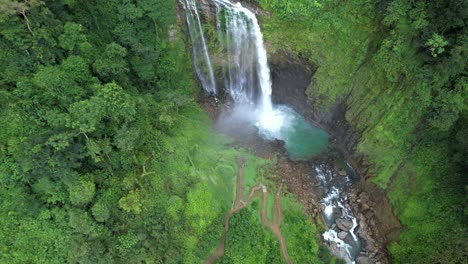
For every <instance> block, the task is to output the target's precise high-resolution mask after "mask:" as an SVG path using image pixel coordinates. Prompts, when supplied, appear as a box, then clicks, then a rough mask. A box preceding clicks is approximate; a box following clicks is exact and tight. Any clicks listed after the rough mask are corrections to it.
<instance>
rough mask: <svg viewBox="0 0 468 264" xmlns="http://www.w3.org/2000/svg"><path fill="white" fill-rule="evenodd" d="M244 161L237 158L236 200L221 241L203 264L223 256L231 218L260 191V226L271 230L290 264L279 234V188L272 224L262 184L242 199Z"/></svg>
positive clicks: (280, 219)
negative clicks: (267, 213)
mask: <svg viewBox="0 0 468 264" xmlns="http://www.w3.org/2000/svg"><path fill="white" fill-rule="evenodd" d="M246 162H247V161H246V160H245V159H244V158H242V157H238V158H237V170H238V173H237V188H236V198H235V200H234V205H233V206H232V208H231V210H229V211H228V213H227V214H226V215H225V216H224V232H223V235H222V236H221V241H220V243H219V245H218V247H217V248H216V251H215V252H214V253H213V254H212V255H210V256H209V257H208V258H207V259H206V260H205V262H204V263H205V264H212V263H215V262H216V260H217V259H218V258H220V257H221V256H223V255H224V250H225V244H226V237H227V232H228V231H229V220H230V219H231V217H232V216H233V215H234V214H235V213H237V212H239V211H240V210H241V209H243V208H245V207H247V206H248V205H249V204H250V202H251V201H252V199H253V197H254V196H255V194H256V193H257V192H259V191H260V190H262V193H263V198H262V209H261V218H262V224H263V225H264V226H266V227H268V228H270V229H271V231H272V232H273V233H274V234H275V236H276V238H277V239H278V240H279V242H280V245H281V253H282V254H283V257H284V260H285V261H286V263H287V264H292V262H291V260H290V259H289V255H288V251H287V248H286V242H285V239H284V237H283V235H282V234H281V230H280V225H281V223H282V221H283V213H282V211H281V203H280V195H281V186H280V188H279V189H278V191H277V193H276V195H275V203H274V208H273V223H271V222H270V221H269V220H268V219H267V217H266V209H267V197H268V190H267V188H266V186H265V185H263V184H262V183H260V184H258V185H256V186H254V187H252V188H251V189H250V193H249V195H248V196H246V197H244V173H243V169H244V166H245V164H246Z"/></svg>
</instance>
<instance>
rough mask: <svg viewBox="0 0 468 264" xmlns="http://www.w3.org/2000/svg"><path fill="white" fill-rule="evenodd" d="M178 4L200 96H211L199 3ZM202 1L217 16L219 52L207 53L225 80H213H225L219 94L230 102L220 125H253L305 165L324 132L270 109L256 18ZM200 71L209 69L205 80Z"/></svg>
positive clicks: (220, 2) (226, 4)
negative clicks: (183, 14)
mask: <svg viewBox="0 0 468 264" xmlns="http://www.w3.org/2000/svg"><path fill="white" fill-rule="evenodd" d="M179 1H181V2H183V3H184V8H185V12H186V17H187V24H188V26H189V31H190V37H191V38H192V43H193V50H194V52H193V57H194V62H195V63H194V65H195V69H196V71H197V74H198V76H199V78H200V80H201V83H202V85H203V88H204V90H205V91H208V92H210V93H214V92H215V91H216V89H215V88H214V83H215V81H214V78H213V70H212V67H211V61H210V54H209V53H208V49H207V47H206V40H205V37H204V35H203V30H202V27H201V23H200V18H199V15H198V11H197V5H196V1H200V0H179ZM206 1H212V3H213V5H214V6H215V7H216V10H215V11H216V12H214V10H213V13H216V25H213V26H216V32H217V38H218V39H217V41H218V44H219V46H217V47H216V49H215V50H214V52H213V50H212V51H211V52H212V54H211V58H213V60H214V61H216V65H217V66H219V67H220V68H221V67H222V68H223V74H224V76H222V75H221V76H220V75H219V74H218V73H219V72H217V77H221V78H223V77H224V86H225V87H224V91H225V92H226V94H228V95H229V96H230V98H231V99H232V101H233V102H234V107H233V109H230V111H231V113H230V114H231V116H229V117H227V116H225V119H226V120H225V121H224V123H226V122H227V121H229V119H231V120H234V119H236V122H238V121H239V120H242V121H245V122H244V123H243V124H239V126H245V125H246V124H248V125H253V126H255V127H256V128H257V129H258V133H259V134H260V135H261V136H262V137H264V138H265V139H268V140H273V139H280V140H283V141H284V142H285V146H286V149H287V150H288V152H289V153H290V154H291V156H292V157H293V158H297V159H307V158H310V157H311V156H313V155H314V154H316V153H317V152H319V151H321V150H322V149H323V148H324V147H325V145H326V142H327V140H328V136H327V135H326V133H325V132H323V131H319V130H318V129H316V128H314V127H312V126H311V125H310V124H308V123H307V122H306V120H304V118H303V117H301V116H300V115H299V114H297V113H296V112H295V111H294V110H292V109H291V108H289V107H287V106H273V103H272V100H271V96H272V82H271V77H270V68H269V66H268V59H267V51H266V49H265V45H264V41H263V34H262V31H261V29H260V25H259V23H258V20H257V17H256V16H255V14H254V13H253V12H252V11H250V10H249V9H247V8H245V7H243V6H242V5H241V4H240V3H235V4H234V3H232V2H230V1H229V0H206ZM210 7H211V6H210ZM211 41H216V40H211ZM201 55H203V56H201ZM200 56H201V58H202V59H203V60H200ZM202 66H205V68H207V69H209V71H208V73H209V74H206V73H207V72H206V71H205V72H204V71H201V70H200V68H202ZM226 126H230V125H226Z"/></svg>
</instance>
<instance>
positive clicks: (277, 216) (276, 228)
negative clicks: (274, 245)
mask: <svg viewBox="0 0 468 264" xmlns="http://www.w3.org/2000/svg"><path fill="white" fill-rule="evenodd" d="M281 187H282V186H280V188H278V191H277V192H276V194H275V204H274V208H273V214H272V216H273V222H270V221H269V220H268V218H267V215H266V209H267V197H268V195H267V190H266V187H264V188H263V197H262V212H261V215H262V224H263V225H264V226H266V227H268V228H270V229H271V231H272V232H273V234H275V236H276V238H277V239H278V241H279V242H280V246H281V254H283V257H284V261H286V263H287V264H292V262H291V259H290V258H289V255H288V249H287V248H286V241H285V239H284V237H283V235H282V234H281V230H280V226H281V223H282V222H283V213H282V211H281V201H280V198H281V197H280V195H281Z"/></svg>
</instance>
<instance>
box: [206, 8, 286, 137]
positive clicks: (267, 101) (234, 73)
mask: <svg viewBox="0 0 468 264" xmlns="http://www.w3.org/2000/svg"><path fill="white" fill-rule="evenodd" d="M214 2H215V4H216V8H217V12H216V14H217V16H216V20H217V23H216V25H217V30H218V36H219V38H220V43H222V39H224V40H225V42H226V44H225V45H226V52H227V57H228V63H227V64H228V65H227V75H228V76H227V78H226V82H225V85H226V88H227V90H228V91H229V94H230V95H231V97H232V98H233V100H234V101H235V102H236V104H238V105H246V104H247V105H249V104H250V105H254V106H255V110H254V112H255V125H256V126H257V127H258V128H259V129H260V133H262V134H263V135H264V136H266V137H267V138H270V139H273V138H280V130H281V128H282V127H283V124H284V121H285V116H284V114H283V113H282V112H281V111H279V110H275V109H274V108H273V105H272V102H271V78H270V68H269V67H268V60H267V52H266V49H265V46H264V43H263V34H262V32H261V29H260V26H259V24H258V20H257V17H256V16H255V14H254V13H252V11H250V10H249V9H247V8H245V7H243V6H242V5H241V4H240V3H236V4H233V3H231V2H229V1H227V0H214ZM222 25H225V27H224V28H223V26H222ZM255 73H256V74H255ZM258 88H260V89H258ZM257 90H259V91H257ZM258 97H259V98H258Z"/></svg>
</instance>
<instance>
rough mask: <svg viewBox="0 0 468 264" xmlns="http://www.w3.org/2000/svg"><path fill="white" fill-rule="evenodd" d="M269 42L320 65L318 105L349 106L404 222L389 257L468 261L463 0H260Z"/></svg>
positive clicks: (467, 9)
mask: <svg viewBox="0 0 468 264" xmlns="http://www.w3.org/2000/svg"><path fill="white" fill-rule="evenodd" d="M258 2H259V3H260V4H261V5H262V6H263V7H264V8H265V9H266V10H268V11H270V13H271V19H270V18H267V17H265V18H263V23H264V28H265V31H264V34H265V37H266V38H267V41H268V43H269V44H270V45H271V47H272V50H273V51H274V50H275V49H289V50H291V51H293V52H295V53H296V54H298V55H299V56H302V57H305V58H307V59H309V60H310V61H311V62H312V63H314V64H316V65H318V70H317V72H316V74H315V75H314V80H313V85H312V86H311V87H309V89H308V95H309V97H310V98H311V99H312V101H313V102H314V107H315V108H316V109H315V110H317V111H328V110H329V109H330V108H331V107H332V106H333V105H334V104H335V103H343V104H346V106H347V112H346V120H347V121H348V122H349V123H350V124H351V126H352V127H353V128H354V129H355V130H356V131H358V132H359V133H360V134H361V139H360V141H359V144H358V147H357V150H358V151H359V152H361V153H363V154H365V155H367V157H368V158H369V160H370V162H371V164H372V165H373V170H372V171H373V173H374V175H375V177H374V178H373V181H374V182H375V183H376V184H378V185H379V186H380V187H381V188H383V189H386V190H387V192H388V195H389V197H390V198H391V201H392V204H393V206H394V211H395V213H396V214H397V215H398V217H399V218H400V220H401V222H402V223H403V225H404V227H405V229H404V231H403V233H402V235H401V238H400V240H399V241H397V242H395V243H394V244H392V246H391V247H390V250H391V253H392V256H393V259H394V261H395V262H396V263H461V262H464V261H466V258H467V256H466V248H467V246H468V245H467V242H466V239H465V238H464V237H466V235H467V226H466V223H467V222H468V221H467V215H468V210H467V208H466V204H467V190H468V187H467V186H468V185H467V184H468V183H467V178H466V171H467V165H468V164H467V162H466V157H467V155H468V153H467V150H468V145H467V143H468V141H467V138H468V122H467V118H468V112H467V109H468V102H467V98H468V79H467V76H468V75H467V64H468V63H467V61H468V32H467V24H468V4H467V2H466V1H460V0H438V1H407V0H383V1H377V2H376V1H367V0H366V1H345V2H343V1H333V0H323V1H320V0H314V1H311V0H295V1H292V0H286V1H283V0H259V1H258Z"/></svg>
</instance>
